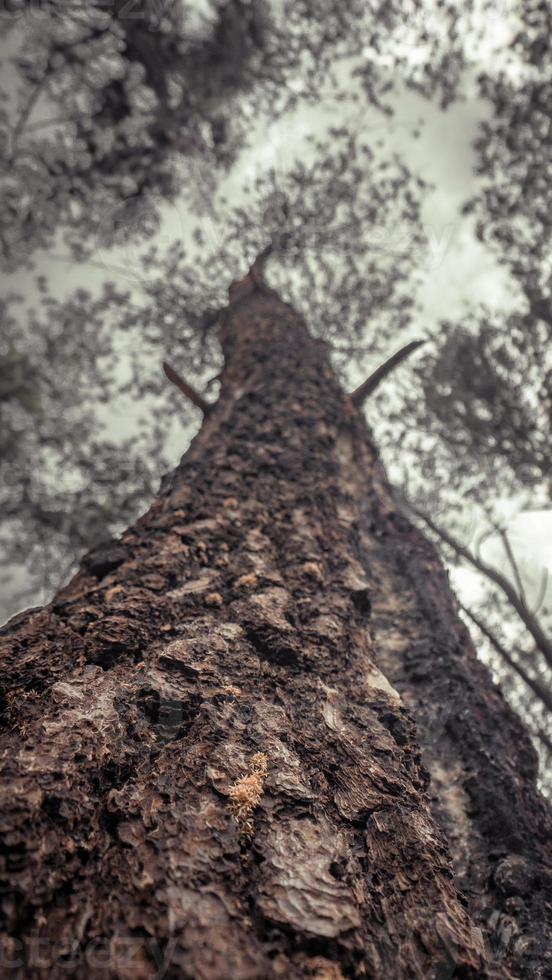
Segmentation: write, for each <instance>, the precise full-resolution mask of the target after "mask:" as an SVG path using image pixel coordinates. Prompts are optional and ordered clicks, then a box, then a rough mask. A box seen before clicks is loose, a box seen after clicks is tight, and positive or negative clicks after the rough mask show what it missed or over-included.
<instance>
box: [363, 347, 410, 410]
mask: <svg viewBox="0 0 552 980" xmlns="http://www.w3.org/2000/svg"><path fill="white" fill-rule="evenodd" d="M425 343H426V341H425V340H412V341H411V342H410V343H409V344H406V346H405V347H401V349H400V350H398V351H396V352H395V353H394V354H392V355H391V357H388V358H387V360H386V361H385V362H384V363H383V364H380V366H379V368H376V370H375V371H374V372H373V373H372V374H371V375H370V376H369V377H368V378H366V381H363V382H362V384H361V385H359V387H358V388H355V390H354V391H353V392H351V395H350V396H349V397H350V399H351V401H352V403H353V405H354V406H355V407H356V408H361V407H362V405H363V404H364V402H365V401H366V399H367V398H368V397H369V396H370V395H371V394H373V392H374V391H375V390H376V388H377V387H378V386H379V385H380V384H381V382H382V381H383V380H384V379H385V378H386V377H387V375H388V374H391V371H394V370H395V368H396V367H398V366H399V364H401V363H402V362H403V361H404V360H406V358H407V357H409V356H410V354H413V353H414V351H415V350H418V347H421V346H422V344H425Z"/></svg>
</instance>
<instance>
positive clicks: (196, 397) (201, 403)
mask: <svg viewBox="0 0 552 980" xmlns="http://www.w3.org/2000/svg"><path fill="white" fill-rule="evenodd" d="M163 371H164V372H165V376H166V377H167V378H168V379H169V381H172V383H173V385H176V387H177V388H178V389H179V390H180V391H181V392H182V394H183V395H185V396H186V398H188V399H189V401H191V402H192V404H193V405H195V406H196V407H197V408H199V409H201V411H202V412H203V414H204V415H208V414H209V412H210V411H211V408H212V407H213V406H212V405H210V404H209V402H206V401H205V399H204V398H203V397H202V396H201V395H200V394H199V392H197V391H196V390H195V388H192V386H191V385H189V384H188V382H187V381H184V378H182V377H181V376H180V375H179V374H177V372H176V371H175V370H174V368H172V367H171V366H170V364H167V362H166V361H163Z"/></svg>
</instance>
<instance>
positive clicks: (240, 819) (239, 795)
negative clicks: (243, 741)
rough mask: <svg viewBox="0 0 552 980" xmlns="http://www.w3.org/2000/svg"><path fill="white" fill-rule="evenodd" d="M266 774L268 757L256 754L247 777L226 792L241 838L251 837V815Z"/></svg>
mask: <svg viewBox="0 0 552 980" xmlns="http://www.w3.org/2000/svg"><path fill="white" fill-rule="evenodd" d="M267 773H268V756H267V755H265V753H264V752H256V753H255V755H254V756H253V757H252V759H251V763H250V769H249V772H248V774H247V776H242V778H241V779H238V781H237V783H234V785H233V786H231V787H230V789H229V791H228V795H229V797H230V800H231V803H230V806H231V808H232V813H233V815H234V819H235V821H236V823H237V825H238V829H239V832H240V836H241V837H251V836H252V835H253V821H252V820H251V814H252V813H253V810H254V809H255V807H257V806H258V805H259V803H260V800H261V796H262V795H263V786H264V781H265V779H266V776H267Z"/></svg>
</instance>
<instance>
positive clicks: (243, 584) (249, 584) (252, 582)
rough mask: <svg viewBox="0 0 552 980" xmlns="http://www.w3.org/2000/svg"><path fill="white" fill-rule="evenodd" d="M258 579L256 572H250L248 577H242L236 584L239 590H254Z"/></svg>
mask: <svg viewBox="0 0 552 980" xmlns="http://www.w3.org/2000/svg"><path fill="white" fill-rule="evenodd" d="M257 582H258V578H257V576H256V575H255V573H254V572H250V573H249V574H248V575H240V577H239V579H238V580H237V582H236V586H237V588H238V589H254V588H255V586H256V585H257Z"/></svg>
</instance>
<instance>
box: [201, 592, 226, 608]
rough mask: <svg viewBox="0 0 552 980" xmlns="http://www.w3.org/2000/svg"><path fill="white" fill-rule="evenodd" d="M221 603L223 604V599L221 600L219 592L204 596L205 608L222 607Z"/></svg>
mask: <svg viewBox="0 0 552 980" xmlns="http://www.w3.org/2000/svg"><path fill="white" fill-rule="evenodd" d="M223 603H224V599H223V598H222V596H221V594H220V592H209V593H208V594H207V595H206V596H205V605H206V606H222V605H223Z"/></svg>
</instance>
